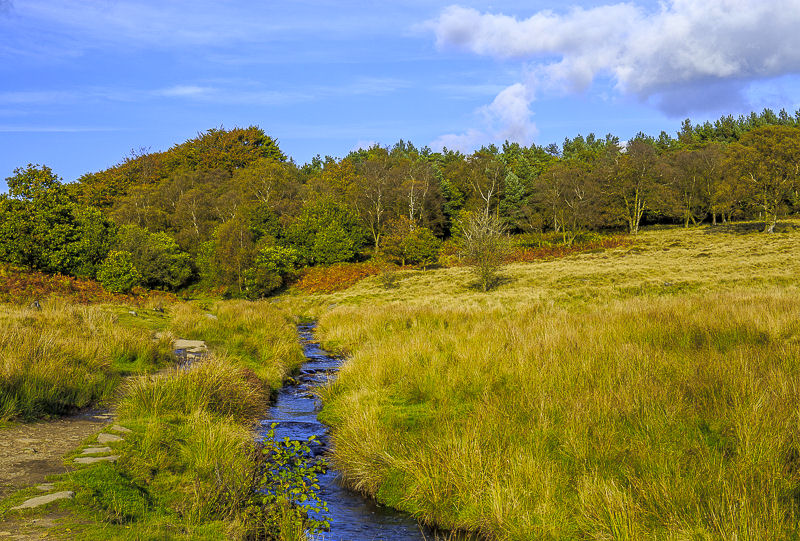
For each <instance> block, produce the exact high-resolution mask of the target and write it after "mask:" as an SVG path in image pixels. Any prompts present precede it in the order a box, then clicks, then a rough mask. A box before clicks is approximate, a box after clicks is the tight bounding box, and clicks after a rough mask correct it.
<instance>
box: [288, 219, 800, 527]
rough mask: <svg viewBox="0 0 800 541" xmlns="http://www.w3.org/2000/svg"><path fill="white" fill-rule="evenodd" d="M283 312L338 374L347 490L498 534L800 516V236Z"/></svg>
mask: <svg viewBox="0 0 800 541" xmlns="http://www.w3.org/2000/svg"><path fill="white" fill-rule="evenodd" d="M756 230H757V226H756V225H755V224H753V225H752V226H751V225H748V224H739V225H736V226H728V227H717V228H711V227H708V228H700V229H692V230H683V229H671V228H662V229H654V230H648V231H645V232H643V233H642V234H640V235H639V236H638V237H637V238H636V240H635V243H634V244H632V245H628V246H623V247H620V248H615V249H611V250H603V251H597V252H596V253H588V254H579V255H574V256H570V257H566V258H560V259H553V260H549V261H542V262H538V263H531V264H516V265H509V266H508V267H506V269H505V272H504V274H505V276H504V281H503V284H502V285H501V286H500V287H499V288H497V289H496V290H495V291H492V292H490V293H488V294H484V293H479V292H477V291H476V290H475V289H474V288H472V287H470V283H471V280H472V278H471V276H470V274H469V271H468V269H465V268H449V269H440V270H435V271H428V272H407V273H401V276H400V278H399V280H397V282H396V287H392V288H388V289H387V288H385V287H384V286H383V285H382V284H381V281H380V280H379V279H378V278H369V279H366V280H364V281H362V282H360V283H359V284H357V285H356V286H354V287H352V288H350V289H348V290H346V291H343V292H339V293H335V294H330V295H318V296H314V297H295V298H288V299H286V300H285V301H284V302H286V303H287V304H289V305H295V306H301V307H302V309H303V310H305V311H306V312H308V313H311V314H316V315H317V317H319V320H320V336H321V337H322V338H323V339H324V341H325V343H326V345H327V346H328V347H330V348H335V349H338V350H339V351H342V352H346V353H347V354H348V355H349V356H350V360H349V362H348V363H346V364H345V365H344V367H343V369H342V371H341V373H340V375H339V377H338V379H337V380H336V382H335V383H334V384H333V385H331V386H330V387H329V388H328V389H327V390H326V391H325V392H324V395H323V399H324V401H325V409H324V410H323V417H324V420H326V421H327V422H329V423H331V425H332V426H333V444H334V454H333V462H334V464H335V465H336V467H337V468H339V469H340V470H341V471H342V472H343V476H344V478H345V480H346V482H347V483H348V484H349V485H350V486H351V487H353V488H355V489H356V490H360V491H362V492H364V493H366V494H370V495H373V496H375V497H377V498H378V499H379V500H381V501H383V502H384V503H387V504H390V505H393V506H395V507H399V508H401V509H404V510H407V511H409V512H411V513H413V514H414V515H416V516H417V517H419V518H421V519H423V520H425V521H428V522H432V523H436V524H438V525H441V526H445V527H448V528H460V529H465V530H471V531H476V532H480V533H481V534H483V535H485V536H487V537H489V538H497V539H539V538H542V539H550V538H567V539H571V538H589V539H612V538H615V539H639V538H643V537H656V538H722V539H759V538H760V539H777V538H788V537H792V536H794V535H797V533H798V532H797V528H798V526H797V524H798V516H799V512H800V458H799V457H800V443H798V442H800V428H799V427H800V410H798V408H797V404H798V403H800V401H798V398H800V397H798V389H799V388H800V376H799V374H800V372H799V371H798V368H800V367H799V366H798V364H799V363H800V322H798V314H800V297H798V293H799V292H800V291H799V290H798V285H800V262H798V258H797V255H798V246H800V231H798V230H797V229H796V224H794V223H788V224H786V225H784V228H783V230H782V231H780V232H778V233H776V234H774V235H763V234H759V233H756V232H755V231H756Z"/></svg>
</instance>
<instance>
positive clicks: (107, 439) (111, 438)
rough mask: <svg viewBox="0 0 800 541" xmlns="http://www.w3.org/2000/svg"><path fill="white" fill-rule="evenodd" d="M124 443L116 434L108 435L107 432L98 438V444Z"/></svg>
mask: <svg viewBox="0 0 800 541" xmlns="http://www.w3.org/2000/svg"><path fill="white" fill-rule="evenodd" d="M118 441H122V438H121V437H119V436H115V435H114V434H106V433H105V432H104V433H102V434H100V435H99V436H97V443H115V442H118Z"/></svg>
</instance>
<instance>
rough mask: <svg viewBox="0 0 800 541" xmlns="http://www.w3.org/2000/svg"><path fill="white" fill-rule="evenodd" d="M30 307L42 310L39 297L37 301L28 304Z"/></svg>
mask: <svg viewBox="0 0 800 541" xmlns="http://www.w3.org/2000/svg"><path fill="white" fill-rule="evenodd" d="M28 308H30V309H31V310H41V309H42V305H41V304H39V299H36V300H35V301H33V302H32V303H30V304H29V305H28Z"/></svg>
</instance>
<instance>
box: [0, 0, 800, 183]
mask: <svg viewBox="0 0 800 541" xmlns="http://www.w3.org/2000/svg"><path fill="white" fill-rule="evenodd" d="M798 28H800V0H714V1H708V0H664V1H662V2H657V1H651V0H647V1H644V0H632V1H629V2H625V3H613V2H603V1H576V2H574V3H570V2H569V0H567V1H566V2H563V1H556V0H529V1H526V2H512V1H505V0H498V1H495V2H474V1H461V2H458V1H457V2H456V3H453V1H452V0H450V1H446V2H439V1H436V0H428V1H422V0H405V1H403V2H364V1H355V0H301V1H285V2H264V1H260V2H259V1H255V2H254V1H252V0H250V1H244V0H192V1H191V2H190V1H184V0H158V1H155V0H154V1H150V0H137V1H134V0H0V179H3V178H5V177H8V176H10V175H11V174H13V171H14V169H15V168H17V167H23V166H25V165H27V164H28V163H36V164H45V165H47V166H49V167H51V168H52V169H53V170H54V171H55V172H56V174H58V175H59V176H61V177H63V178H64V180H65V181H73V180H75V179H77V178H78V177H80V176H81V175H82V174H84V173H87V172H93V171H98V170H102V169H105V168H107V167H110V166H112V165H114V164H116V163H118V162H120V161H121V160H123V159H124V158H125V157H126V156H128V155H130V153H131V152H132V151H136V152H139V151H142V150H145V151H146V150H151V151H158V150H165V149H167V148H169V147H170V146H172V145H175V144H178V143H181V142H183V141H185V140H187V139H190V138H192V137H195V136H196V135H197V134H198V133H200V132H203V131H205V130H208V129H210V128H219V127H223V128H234V127H246V126H250V125H258V126H260V127H261V128H262V129H263V130H264V131H265V132H266V133H267V134H269V135H270V136H272V137H273V138H275V139H277V140H278V142H279V145H280V147H281V149H282V150H283V151H284V152H285V153H286V154H288V155H289V156H291V157H292V158H293V159H294V160H295V162H297V163H298V164H303V163H305V162H307V161H310V160H311V158H312V157H313V156H315V155H316V154H320V155H322V156H325V155H331V156H337V157H342V156H344V155H346V154H347V153H348V152H349V151H351V150H353V149H356V148H359V147H365V148H366V147H368V146H370V145H372V144H375V143H378V144H381V145H392V144H393V143H395V142H397V141H398V140H400V139H403V140H406V141H411V142H413V143H414V144H415V145H417V146H418V147H422V146H430V147H431V148H433V149H434V150H440V149H441V148H442V147H444V146H446V147H447V148H451V149H456V150H461V151H464V152H470V151H471V150H473V149H475V148H479V147H480V146H482V145H485V144H490V143H495V144H500V143H502V142H503V141H504V140H506V139H507V140H511V141H517V142H520V143H522V144H525V145H529V144H531V143H536V144H539V145H547V144H549V143H553V142H555V143H561V142H562V141H563V140H564V138H565V137H574V136H576V135H578V134H583V135H586V134H588V133H590V132H594V133H596V134H598V135H601V136H602V135H605V134H606V133H612V134H614V135H616V136H618V137H620V139H622V140H625V139H627V138H630V137H632V136H633V135H635V134H636V133H637V132H639V131H643V132H645V133H649V134H652V135H657V134H658V133H659V132H660V131H661V130H665V131H667V132H670V133H673V134H674V133H675V132H676V131H677V130H678V129H679V127H680V124H681V122H682V121H683V119H685V118H687V117H688V118H691V119H692V120H693V121H695V122H698V121H704V120H707V119H710V120H713V119H716V118H719V116H721V115H727V114H733V115H738V114H742V113H747V112H749V111H751V110H758V111H760V110H761V109H763V108H764V107H770V108H773V109H776V110H779V109H781V108H785V109H787V110H788V111H789V112H790V113H793V112H794V111H795V110H797V109H800V76H798V75H799V74H800V32H798V30H797V29H798ZM0 189H5V184H4V182H3V181H2V180H0Z"/></svg>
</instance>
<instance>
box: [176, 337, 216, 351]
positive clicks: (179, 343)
mask: <svg viewBox="0 0 800 541" xmlns="http://www.w3.org/2000/svg"><path fill="white" fill-rule="evenodd" d="M172 349H176V350H177V349H182V350H184V351H186V352H189V353H200V352H204V351H207V350H208V348H207V347H206V343H205V342H204V341H202V340H184V339H183V338H179V339H178V340H175V341H174V342H173V343H172Z"/></svg>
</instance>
